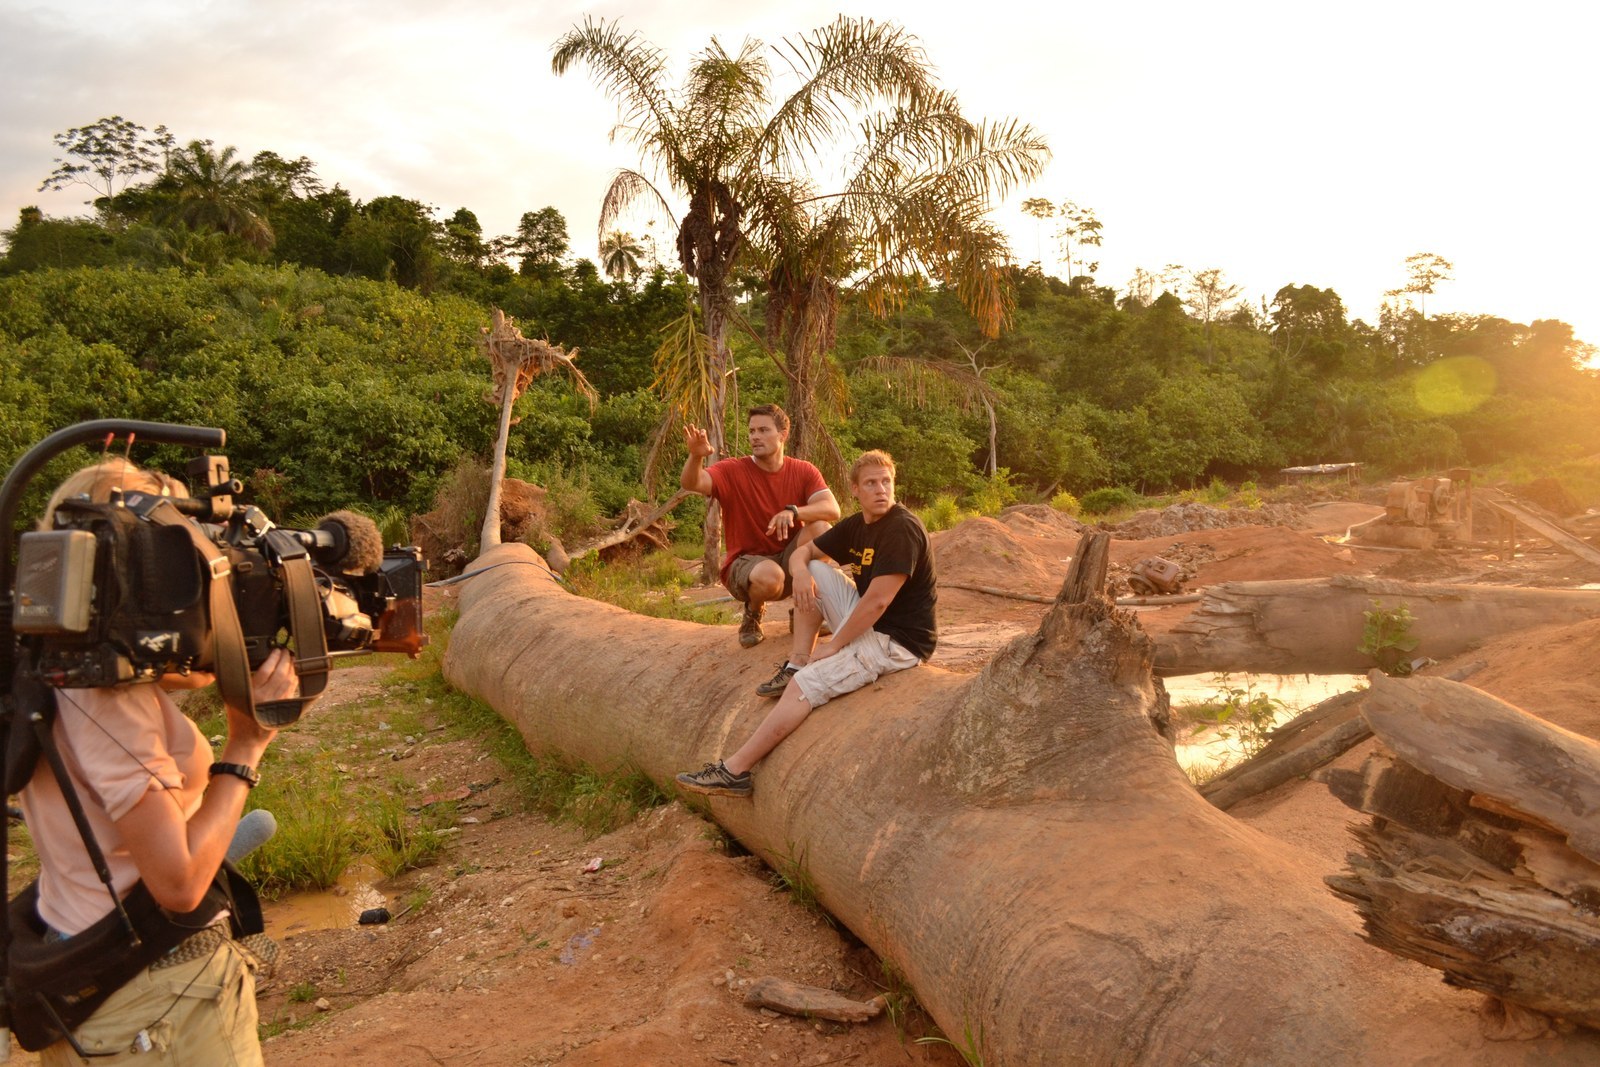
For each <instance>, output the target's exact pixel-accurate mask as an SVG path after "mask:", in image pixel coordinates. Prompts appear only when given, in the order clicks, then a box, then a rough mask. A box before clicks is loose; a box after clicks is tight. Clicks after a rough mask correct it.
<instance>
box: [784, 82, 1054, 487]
mask: <svg viewBox="0 0 1600 1067" xmlns="http://www.w3.org/2000/svg"><path fill="white" fill-rule="evenodd" d="M862 145H863V148H862V150H861V151H860V152H859V153H858V154H857V156H856V163H857V165H856V169H855V170H854V172H853V173H852V174H851V175H850V176H849V178H848V180H847V181H846V183H845V185H844V188H843V189H841V190H840V191H839V192H837V193H833V194H830V195H827V196H816V195H811V196H799V197H797V198H796V200H795V201H794V203H793V205H792V210H790V211H788V212H787V213H786V214H780V215H779V217H780V218H781V219H782V220H783V224H782V225H780V226H779V227H778V228H777V230H776V233H775V241H774V246H773V253H772V256H771V266H770V268H769V270H768V273H767V295H768V303H767V336H768V340H769V342H771V343H773V344H777V345H780V346H781V348H782V350H783V353H784V355H785V360H786V365H785V367H784V369H785V374H786V377H787V381H788V390H787V398H786V399H787V401H788V404H787V406H788V409H789V413H790V415H791V417H792V418H793V419H794V422H795V429H794V431H793V434H792V436H791V443H792V444H794V445H795V448H796V450H797V451H800V450H802V449H811V450H813V451H816V452H818V453H819V454H821V455H824V456H826V457H827V458H829V459H830V460H833V461H835V462H839V461H840V459H841V458H840V457H839V456H838V450H837V446H836V445H835V444H834V443H833V440H832V439H831V437H829V435H828V434H827V433H826V431H825V429H824V428H823V424H822V418H821V416H822V415H823V413H824V412H825V411H828V410H832V411H838V410H840V409H841V408H842V403H843V397H844V394H843V376H842V375H841V374H839V372H838V370H837V368H836V367H834V366H833V365H832V364H831V363H830V362H829V360H828V358H827V356H828V352H829V350H830V349H831V348H832V347H833V328H834V320H835V317H836V315H837V309H838V302H839V299H840V297H841V294H842V292H844V291H846V290H853V291H856V292H858V293H860V294H862V295H863V296H864V298H865V301H866V304H867V306H868V308H869V309H871V310H872V311H873V312H874V313H875V314H878V315H886V314H888V313H890V312H892V311H893V310H895V309H897V308H898V307H900V306H902V305H903V303H904V302H905V300H906V299H907V298H908V297H909V296H910V295H911V294H912V293H913V292H915V291H917V290H918V289H920V288H921V287H922V286H923V285H924V284H925V282H926V280H927V279H932V280H934V281H936V282H938V283H939V284H942V285H945V286H947V287H949V288H950V289H952V290H954V292H955V293H956V294H957V296H958V297H959V298H960V299H961V301H962V303H963V304H965V305H966V307H967V310H968V311H969V312H970V313H971V314H972V315H973V316H974V318H976V319H977V322H978V326H979V328H980V331H981V332H982V333H983V334H984V335H985V336H987V337H995V336H997V335H998V334H999V332H1000V330H1001V329H1002V328H1003V327H1004V326H1005V325H1006V323H1007V322H1008V320H1009V317H1010V312H1011V306H1012V295H1011V289H1010V285H1009V259H1010V254H1009V250H1008V248H1007V245H1006V242H1005V239H1004V238H1003V236H1002V235H1001V234H1000V233H999V231H998V230H996V229H995V227H994V226H993V225H991V224H990V223H989V222H988V221H987V219H986V215H987V213H988V210H989V206H990V204H991V203H992V202H993V200H994V199H995V198H996V197H998V196H1002V195H1004V194H1005V193H1006V192H1007V191H1008V190H1009V189H1011V188H1012V187H1013V186H1015V185H1016V184H1018V183H1020V182H1023V181H1027V180H1030V179H1032V178H1034V177H1037V176H1038V174H1039V172H1040V171H1041V170H1042V168H1043V164H1044V161H1045V159H1046V158H1047V157H1048V150H1047V149H1046V148H1045V146H1044V143H1043V142H1042V141H1041V140H1040V139H1039V137H1038V136H1037V135H1036V134H1035V133H1034V132H1033V131H1032V130H1031V129H1029V128H1028V127H1027V126H1024V125H1021V124H1018V123H1015V122H1005V123H996V124H973V123H972V122H969V121H968V120H967V119H966V118H964V117H963V116H962V115H961V112H960V109H959V107H958V105H957V103H956V100H955V97H954V96H951V95H948V94H944V93H930V94H929V95H928V97H927V99H926V100H925V102H924V106H923V108H922V109H920V110H919V111H916V112H910V111H906V110H896V111H892V112H890V113H888V114H885V115H881V116H876V117H874V118H871V119H869V120H868V121H867V122H866V123H864V124H863V127H862ZM980 377H981V375H980ZM991 462H992V457H991Z"/></svg>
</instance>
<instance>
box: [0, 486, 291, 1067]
mask: <svg viewBox="0 0 1600 1067" xmlns="http://www.w3.org/2000/svg"><path fill="white" fill-rule="evenodd" d="M113 488H121V489H123V490H129V491H140V492H146V493H160V494H163V495H184V493H183V489H182V486H181V485H180V484H178V483H175V482H173V481H172V480H170V479H167V478H166V477H165V476H164V475H159V474H155V473H152V472H147V471H142V470H140V469H139V468H137V467H135V466H133V465H132V464H129V463H126V462H125V461H122V460H108V461H105V462H102V463H99V464H96V465H94V466H92V467H88V468H85V469H84V470H81V471H79V472H78V473H77V474H74V475H73V476H72V477H70V478H68V479H67V481H66V482H65V483H63V485H62V486H61V488H60V489H58V490H57V492H56V494H55V496H54V497H53V498H52V500H51V505H50V511H51V512H53V511H54V509H55V506H56V505H57V504H58V503H60V502H61V501H62V500H64V499H68V498H73V497H87V498H89V499H90V500H93V501H96V502H104V501H106V500H108V499H109V497H110V494H111V490H112V489H113ZM49 519H50V514H49V513H47V514H46V520H45V521H46V524H48V522H49ZM200 681H209V678H208V677H207V676H203V675H191V676H188V677H186V678H182V679H179V678H169V679H164V680H163V683H164V684H157V683H133V684H127V685H120V686H114V687H104V688H95V689H60V690H57V691H56V693H55V699H56V708H57V716H56V722H55V726H54V738H55V742H56V744H57V746H58V747H59V748H60V750H61V753H62V756H63V762H64V763H65V765H66V768H67V770H68V773H69V775H70V776H71V778H72V784H73V785H74V787H75V788H76V790H77V792H78V795H79V797H81V798H82V800H83V804H84V808H85V809H86V812H87V815H88V819H89V823H90V825H91V827H92V829H93V831H94V836H95V839H96V840H97V841H98V842H99V844H100V847H101V850H102V851H103V852H104V854H105V858H106V862H107V864H108V866H109V867H110V870H111V874H112V884H113V887H114V888H115V890H116V892H117V893H118V894H119V895H121V896H124V897H125V896H126V895H127V893H128V892H129V891H130V890H131V889H132V888H133V886H134V885H135V884H136V883H137V882H139V881H141V880H142V881H143V882H144V884H145V886H146V888H147V889H148V890H149V892H150V893H151V895H152V896H153V897H154V898H155V900H156V902H157V903H159V904H160V905H161V906H162V907H163V908H166V909H167V910H168V911H170V912H173V913H185V912H189V911H193V910H194V909H196V908H197V907H199V905H200V903H201V899H202V897H203V896H204V894H205V892H206V889H207V887H208V886H209V885H210V884H211V882H212V879H213V878H214V877H215V875H216V874H217V871H218V868H219V867H220V866H221V864H222V861H223V856H224V853H225V852H226V851H227V849H228V848H229V843H230V840H231V839H232V838H233V836H234V832H235V828H236V826H237V825H238V823H239V819H240V814H241V812H242V811H243V809H244V805H245V798H246V795H247V794H248V793H249V791H250V789H251V788H252V787H253V785H254V780H255V776H256V774H255V768H256V767H257V765H258V764H259V763H260V761H261V757H262V755H263V754H264V753H265V752H266V749H267V746H268V745H269V744H270V743H271V741H272V739H273V737H274V736H275V735H276V731H275V730H271V729H267V728H264V727H262V726H260V725H259V724H258V723H257V722H256V720H255V719H254V718H253V717H252V716H251V715H250V714H248V712H245V711H241V710H240V709H238V708H235V707H232V706H229V707H228V708H227V719H228V737H227V741H226V743H225V744H224V746H223V750H222V753H221V755H220V757H217V762H216V763H213V756H212V752H211V748H210V745H209V743H208V742H207V740H206V738H205V736H204V735H203V734H202V733H201V732H200V730H199V728H198V727H197V726H195V724H194V723H193V722H191V721H190V720H189V719H187V718H186V717H185V716H184V715H183V713H182V712H181V711H180V710H179V709H178V707H177V705H176V704H175V703H174V702H173V700H172V698H171V697H170V696H169V695H168V693H167V689H168V688H169V687H171V688H188V687H191V686H192V685H193V684H194V683H196V682H200ZM252 684H253V687H254V691H255V695H256V698H257V699H258V700H261V701H270V700H279V699H286V698H291V697H294V696H296V695H298V693H299V682H298V679H297V678H296V675H295V670H294V665H293V661H292V659H291V657H290V656H289V655H288V654H287V653H286V652H285V651H284V650H282V649H277V650H274V651H273V652H272V653H271V655H270V656H268V658H267V660H266V662H264V663H263V664H262V665H261V667H260V668H259V669H258V670H256V671H255V673H254V675H253V677H252ZM21 802H22V810H23V814H24V817H25V819H26V822H27V824H28V828H29V831H30V834H31V836H32V838H33V841H34V845H35V847H36V849H37V851H38V854H39V863H40V875H39V903H38V911H39V916H40V918H41V919H43V920H44V922H45V923H46V924H47V925H48V926H49V928H50V930H51V935H50V936H53V937H56V938H59V939H67V938H70V937H72V936H73V935H74V934H76V933H78V932H80V931H82V930H85V929H86V928H88V927H89V926H91V925H92V924H94V923H95V922H96V921H97V920H99V919H101V918H102V917H103V916H105V915H107V914H109V912H110V911H111V906H110V902H109V900H108V899H107V895H106V891H105V887H104V885H103V884H102V883H101V882H100V880H99V879H98V877H97V876H96V872H95V871H94V869H93V867H92V864H91V861H90V860H89V858H88V855H87V853H86V851H85V848H84V845H83V843H82V841H81V840H80V838H79V835H78V832H77V829H76V827H75V825H74V823H73V821H72V818H71V816H70V814H69V812H68V809H67V805H66V802H65V800H64V798H63V796H62V792H61V789H60V787H59V785H58V784H57V782H56V779H55V776H54V774H53V773H52V772H51V770H50V769H49V767H48V765H47V764H46V762H45V761H43V760H41V761H40V763H39V766H38V767H37V768H36V770H35V772H34V774H33V777H32V778H31V779H30V781H29V782H28V784H27V785H26V786H25V787H24V788H23V790H22V793H21ZM255 965H256V961H255V959H254V957H252V956H251V955H250V954H249V953H248V951H247V950H245V949H244V948H242V947H241V946H240V945H239V944H238V943H237V942H235V941H233V940H232V939H231V938H230V937H229V934H228V925H227V921H226V914H225V913H224V914H223V915H221V916H218V918H217V920H216V921H214V922H213V924H212V925H211V926H208V927H206V928H205V929H204V930H201V931H200V932H198V933H196V934H194V935H192V936H190V937H189V939H188V940H186V941H184V942H183V943H182V944H180V945H179V946H178V947H177V948H175V949H173V950H172V951H171V952H170V953H168V954H167V955H166V956H164V957H162V958H161V959H158V960H157V961H156V962H155V963H153V964H151V965H150V966H149V967H147V968H146V969H145V970H143V971H142V972H140V973H139V974H137V975H136V976H135V977H134V978H133V979H132V980H131V981H129V982H128V983H127V984H126V985H124V986H122V987H121V988H120V989H118V990H117V992H116V993H114V994H112V996H111V998H110V999H109V1000H107V1001H106V1002H105V1003H104V1004H103V1005H102V1006H101V1007H100V1009H99V1010H98V1011H96V1012H95V1014H94V1015H93V1016H92V1017H90V1019H89V1020H88V1021H87V1022H86V1023H84V1024H83V1025H82V1026H80V1027H79V1028H78V1029H77V1031H76V1032H75V1036H76V1037H77V1040H78V1042H79V1044H80V1045H81V1046H82V1047H83V1049H84V1050H85V1051H86V1052H89V1053H92V1054H93V1053H99V1054H111V1055H106V1056H105V1058H104V1059H101V1058H100V1057H99V1056H97V1057H96V1059H95V1061H92V1062H101V1063H120V1062H122V1060H123V1056H128V1057H129V1058H130V1061H131V1062H135V1063H139V1064H179V1063H184V1064H193V1063H206V1064H211V1063H217V1064H224V1063H228V1064H259V1063H261V1049H260V1045H259V1042H258V1040H257V1037H256V1006H255V979H254V973H253V972H254V968H255ZM134 1056H137V1057H138V1058H137V1059H132V1057H134ZM81 1062H83V1061H81V1060H79V1059H78V1057H77V1055H76V1054H75V1053H74V1052H73V1050H72V1048H71V1047H70V1045H69V1044H68V1043H67V1042H66V1041H64V1040H63V1041H58V1042H56V1043H55V1044H54V1045H51V1046H50V1047H49V1048H47V1049H45V1050H44V1051H43V1052H42V1053H41V1055H40V1063H41V1064H42V1065H45V1067H49V1065H55V1064H75V1063H81Z"/></svg>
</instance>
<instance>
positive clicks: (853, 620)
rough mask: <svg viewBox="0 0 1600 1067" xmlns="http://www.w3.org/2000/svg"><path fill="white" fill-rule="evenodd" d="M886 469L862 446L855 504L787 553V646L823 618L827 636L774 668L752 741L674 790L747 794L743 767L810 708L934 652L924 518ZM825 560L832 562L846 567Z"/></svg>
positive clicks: (853, 475)
mask: <svg viewBox="0 0 1600 1067" xmlns="http://www.w3.org/2000/svg"><path fill="white" fill-rule="evenodd" d="M894 474H895V468H894V460H893V458H891V457H890V455H889V454H888V453H887V452H881V451H872V452H866V453H863V454H862V455H861V457H860V458H859V459H857V460H856V461H855V464H854V465H853V466H852V467H851V468H850V495H851V496H853V497H855V498H856V501H857V502H858V503H859V504H860V505H861V510H860V511H859V512H858V513H856V514H854V515H851V516H850V517H848V518H846V519H844V520H842V521H841V522H839V523H838V524H837V525H835V526H834V527H833V528H832V529H830V530H828V531H827V532H825V533H822V534H820V535H818V536H817V538H816V539H815V540H814V541H811V542H809V543H807V544H804V545H801V546H800V547H798V548H796V549H795V550H794V553H793V555H791V557H790V560H789V572H790V575H791V577H792V578H793V585H794V627H795V646H796V647H797V648H798V647H802V646H807V647H808V646H809V645H810V643H811V642H812V641H814V640H815V639H816V635H817V632H818V630H819V629H820V628H821V625H822V620H823V618H824V617H826V618H827V620H828V625H829V627H831V628H832V630H833V636H832V638H831V639H829V640H827V641H824V642H822V643H821V644H819V645H817V646H816V648H815V651H813V653H812V655H811V661H810V662H809V663H807V664H805V665H804V666H796V665H794V664H793V663H790V664H787V665H785V666H784V667H783V669H782V670H781V671H780V672H779V673H780V676H782V675H787V681H788V684H787V685H786V686H785V685H782V684H781V682H780V683H779V685H775V686H773V687H772V692H773V693H774V694H777V693H780V692H781V694H782V695H781V696H780V697H779V699H778V706H777V707H776V708H773V709H772V713H771V714H769V715H768V716H767V717H766V719H764V720H763V721H762V723H761V725H760V726H758V727H757V728H756V732H755V733H754V734H752V735H751V737H750V740H748V741H746V742H745V743H744V744H743V745H742V746H741V747H740V748H739V750H738V751H737V752H735V753H734V754H733V755H731V756H729V757H727V759H725V760H722V761H719V762H717V763H708V764H706V766H705V769H704V770H700V771H696V772H693V773H684V774H680V775H678V784H679V785H680V786H681V787H682V788H684V789H686V790H688V791H690V792H693V793H704V794H710V795H714V796H734V797H747V796H749V795H750V793H751V791H752V785H751V776H750V768H751V767H753V766H755V764H756V763H757V762H759V761H760V760H761V759H762V757H764V756H766V754H767V753H769V752H771V751H772V750H773V749H774V748H776V747H777V746H778V743H779V742H780V741H782V740H783V739H784V738H786V737H788V736H789V735H790V734H791V733H793V732H794V730H795V729H796V728H797V727H798V726H799V725H800V724H801V723H802V722H804V721H805V718H806V716H807V715H809V714H811V711H812V709H813V708H817V707H819V706H821V705H823V704H826V703H827V702H828V701H829V700H832V699H833V698H834V697H837V696H843V695H844V694H846V693H852V692H854V691H855V690H857V689H860V688H861V687H862V686H864V685H868V684H870V683H871V682H873V681H875V680H876V679H878V678H879V677H881V676H882V675H885V674H888V673H890V672H892V671H901V670H905V669H906V668H908V667H915V666H916V665H917V664H918V663H921V662H922V661H923V660H925V659H927V658H928V657H929V656H931V655H933V650H934V646H935V644H936V643H937V642H938V636H939V628H938V624H937V622H936V621H935V617H934V607H935V604H936V603H937V601H938V590H937V587H936V583H935V581H934V574H933V553H932V551H931V550H930V548H929V546H928V532H927V530H925V529H924V528H923V526H922V522H921V521H920V520H919V519H918V518H917V517H916V516H915V515H913V514H912V513H911V512H910V511H908V510H907V509H906V508H905V506H904V505H901V504H897V503H895V499H894ZM824 558H831V559H833V560H835V561H836V562H838V563H839V564H840V565H841V566H842V567H844V568H845V571H846V572H848V574H846V573H841V572H840V571H838V570H835V569H834V568H833V567H831V566H829V565H828V564H827V563H824V562H823V559H824ZM774 682H779V679H774ZM767 688H768V687H765V686H764V687H763V688H762V691H765V690H766V689H767Z"/></svg>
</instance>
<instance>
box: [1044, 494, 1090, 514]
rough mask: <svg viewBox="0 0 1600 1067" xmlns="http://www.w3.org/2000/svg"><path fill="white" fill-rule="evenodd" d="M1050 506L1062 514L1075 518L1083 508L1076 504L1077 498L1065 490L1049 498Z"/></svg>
mask: <svg viewBox="0 0 1600 1067" xmlns="http://www.w3.org/2000/svg"><path fill="white" fill-rule="evenodd" d="M1050 506H1051V507H1053V508H1055V509H1056V510H1057V511H1059V512H1061V513H1062V514H1065V515H1074V516H1076V515H1077V514H1078V513H1079V511H1080V510H1081V509H1082V507H1083V505H1082V504H1080V503H1079V502H1078V498H1077V497H1075V496H1073V495H1072V494H1071V493H1069V492H1067V491H1066V490H1065V489H1063V490H1061V492H1059V493H1057V494H1056V495H1055V496H1053V497H1051V498H1050Z"/></svg>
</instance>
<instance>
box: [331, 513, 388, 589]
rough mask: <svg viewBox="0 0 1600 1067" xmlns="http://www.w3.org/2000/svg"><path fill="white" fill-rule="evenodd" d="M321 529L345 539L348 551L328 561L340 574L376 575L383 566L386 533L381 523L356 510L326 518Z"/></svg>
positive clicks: (344, 542) (345, 550) (345, 549)
mask: <svg viewBox="0 0 1600 1067" xmlns="http://www.w3.org/2000/svg"><path fill="white" fill-rule="evenodd" d="M317 529H319V530H327V531H329V532H330V533H332V534H333V535H334V537H335V539H336V540H337V539H341V538H342V540H343V544H344V551H343V552H342V553H341V554H340V555H339V556H337V557H336V558H335V559H332V560H330V561H329V562H328V567H329V568H330V569H332V570H335V571H338V572H339V573H340V574H376V573H378V569H379V568H380V567H382V566H383V534H381V533H379V532H378V524H377V523H375V522H373V521H372V520H371V519H369V518H367V517H366V516H365V515H362V514H359V513H357V512H354V511H335V512H333V513H331V514H329V515H325V516H323V518H322V520H321V521H320V522H318V523H317Z"/></svg>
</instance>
